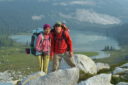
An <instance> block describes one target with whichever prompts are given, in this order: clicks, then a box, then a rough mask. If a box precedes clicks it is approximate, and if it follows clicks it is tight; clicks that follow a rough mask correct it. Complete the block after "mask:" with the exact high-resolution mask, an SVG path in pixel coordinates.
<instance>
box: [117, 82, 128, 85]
mask: <svg viewBox="0 0 128 85" xmlns="http://www.w3.org/2000/svg"><path fill="white" fill-rule="evenodd" d="M116 85H128V82H120V83H118V84H116Z"/></svg>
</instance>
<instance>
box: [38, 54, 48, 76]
mask: <svg viewBox="0 0 128 85" xmlns="http://www.w3.org/2000/svg"><path fill="white" fill-rule="evenodd" d="M49 58H50V56H49V55H45V56H42V55H40V56H38V61H39V68H40V70H41V71H43V72H45V73H46V74H47V73H48V65H49Z"/></svg>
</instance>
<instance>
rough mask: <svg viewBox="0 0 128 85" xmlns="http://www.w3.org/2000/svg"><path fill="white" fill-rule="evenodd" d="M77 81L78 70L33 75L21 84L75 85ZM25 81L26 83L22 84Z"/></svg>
mask: <svg viewBox="0 0 128 85" xmlns="http://www.w3.org/2000/svg"><path fill="white" fill-rule="evenodd" d="M78 79H79V69H78V68H71V69H66V70H58V71H55V72H51V73H49V74H47V75H44V76H40V75H39V76H37V77H36V78H35V76H34V75H32V76H31V77H28V78H26V79H25V80H23V81H22V82H21V84H22V85H76V84H77V81H78ZM25 81H27V82H26V83H24V82H25ZM23 83H24V84H23Z"/></svg>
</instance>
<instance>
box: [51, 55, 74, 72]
mask: <svg viewBox="0 0 128 85" xmlns="http://www.w3.org/2000/svg"><path fill="white" fill-rule="evenodd" d="M62 58H63V59H64V60H65V61H66V63H67V64H68V65H69V66H71V67H75V64H74V63H73V58H72V57H70V56H69V54H68V53H63V54H55V55H54V58H53V71H56V70H58V69H59V66H60V62H61V60H62Z"/></svg>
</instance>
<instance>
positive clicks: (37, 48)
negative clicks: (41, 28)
mask: <svg viewBox="0 0 128 85" xmlns="http://www.w3.org/2000/svg"><path fill="white" fill-rule="evenodd" d="M41 41H42V35H41V34H40V35H39V36H38V37H37V40H36V50H37V51H41V50H42V49H41V47H40V44H41Z"/></svg>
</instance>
